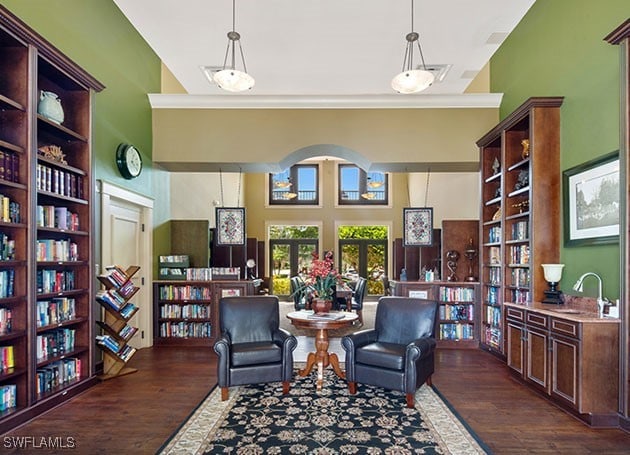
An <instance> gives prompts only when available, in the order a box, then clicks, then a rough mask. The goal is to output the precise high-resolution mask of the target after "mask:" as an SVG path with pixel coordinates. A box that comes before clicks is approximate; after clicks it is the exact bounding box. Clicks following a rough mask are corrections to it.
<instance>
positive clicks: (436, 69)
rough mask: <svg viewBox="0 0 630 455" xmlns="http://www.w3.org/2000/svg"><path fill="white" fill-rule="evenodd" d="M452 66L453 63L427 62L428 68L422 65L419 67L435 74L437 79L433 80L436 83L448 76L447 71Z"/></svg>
mask: <svg viewBox="0 0 630 455" xmlns="http://www.w3.org/2000/svg"><path fill="white" fill-rule="evenodd" d="M452 66H453V65H451V64H444V65H438V64H430V63H427V64H426V68H425V67H423V66H422V65H419V66H418V67H417V69H419V70H420V69H424V70H426V71H429V72H430V73H431V74H433V76H435V80H434V81H433V83H434V84H435V83H439V82H442V81H443V80H444V78H445V77H446V73H448V72H449V70H450V69H451V67H452Z"/></svg>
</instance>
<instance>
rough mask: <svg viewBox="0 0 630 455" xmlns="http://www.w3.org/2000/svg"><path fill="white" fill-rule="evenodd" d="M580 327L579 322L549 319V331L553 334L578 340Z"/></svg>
mask: <svg viewBox="0 0 630 455" xmlns="http://www.w3.org/2000/svg"><path fill="white" fill-rule="evenodd" d="M580 327H581V324H580V323H579V322H575V321H568V320H566V319H556V318H551V331H552V332H554V333H559V334H562V335H567V336H570V337H573V338H580Z"/></svg>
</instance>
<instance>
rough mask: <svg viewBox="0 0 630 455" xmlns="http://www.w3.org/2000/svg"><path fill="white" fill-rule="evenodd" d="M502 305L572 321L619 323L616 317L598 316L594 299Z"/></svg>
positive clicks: (508, 303) (506, 303)
mask: <svg viewBox="0 0 630 455" xmlns="http://www.w3.org/2000/svg"><path fill="white" fill-rule="evenodd" d="M584 300H593V303H594V306H593V305H592V304H591V302H589V301H584ZM504 305H505V306H509V307H514V308H524V309H526V310H528V311H536V312H537V313H541V314H545V315H547V316H553V317H555V318H562V319H566V320H568V321H574V322H597V323H609V324H619V319H618V318H609V317H599V316H598V314H597V301H596V299H584V298H578V299H576V300H573V301H568V302H566V303H564V304H562V305H553V304H545V303H541V302H530V303H512V302H505V303H504Z"/></svg>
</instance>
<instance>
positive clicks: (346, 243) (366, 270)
mask: <svg viewBox="0 0 630 455" xmlns="http://www.w3.org/2000/svg"><path fill="white" fill-rule="evenodd" d="M339 265H340V267H339V270H340V272H341V274H342V275H344V276H345V277H346V278H348V279H349V280H351V281H352V280H353V279H356V278H358V277H364V278H367V280H368V294H371V295H382V294H383V276H384V275H385V274H386V270H387V240H379V239H339Z"/></svg>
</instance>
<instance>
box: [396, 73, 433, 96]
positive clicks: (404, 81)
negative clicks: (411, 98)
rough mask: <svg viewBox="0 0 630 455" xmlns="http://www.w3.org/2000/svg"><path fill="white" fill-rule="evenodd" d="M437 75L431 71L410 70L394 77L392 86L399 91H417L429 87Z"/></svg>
mask: <svg viewBox="0 0 630 455" xmlns="http://www.w3.org/2000/svg"><path fill="white" fill-rule="evenodd" d="M434 79H435V76H434V75H433V73H431V72H430V71H425V70H408V71H403V72H402V73H400V74H397V75H396V76H395V77H394V78H393V79H392V88H393V89H394V90H396V91H397V92H398V93H417V92H421V91H422V90H425V89H426V88H428V87H429V86H430V85H431V84H433V81H434Z"/></svg>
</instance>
